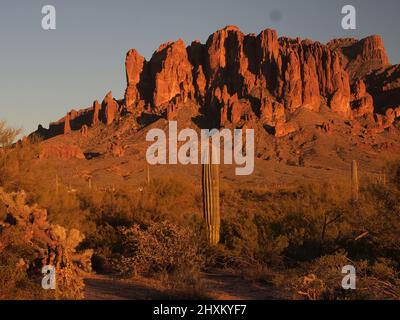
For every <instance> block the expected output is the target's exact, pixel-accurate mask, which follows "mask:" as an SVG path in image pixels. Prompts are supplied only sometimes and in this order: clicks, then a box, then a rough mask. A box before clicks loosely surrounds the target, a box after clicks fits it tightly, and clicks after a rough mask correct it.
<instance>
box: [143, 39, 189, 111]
mask: <svg viewBox="0 0 400 320" xmlns="http://www.w3.org/2000/svg"><path fill="white" fill-rule="evenodd" d="M149 64H150V69H151V74H152V81H153V86H154V91H153V104H154V106H155V107H159V106H161V105H162V104H165V103H168V102H169V101H171V100H172V99H173V98H175V97H176V96H181V97H182V98H183V99H184V100H186V99H187V98H192V97H194V87H193V77H192V65H191V63H190V62H189V59H188V55H187V52H186V46H185V43H184V42H183V40H181V39H180V40H178V41H176V42H170V43H166V44H163V45H161V46H160V47H159V48H158V50H157V51H156V52H155V53H154V55H153V57H152V58H151V60H150V62H149Z"/></svg>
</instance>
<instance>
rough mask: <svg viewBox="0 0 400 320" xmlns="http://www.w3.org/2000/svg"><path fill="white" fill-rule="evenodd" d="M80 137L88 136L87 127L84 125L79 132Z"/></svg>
mask: <svg viewBox="0 0 400 320" xmlns="http://www.w3.org/2000/svg"><path fill="white" fill-rule="evenodd" d="M80 132H81V135H82V137H84V138H87V136H88V135H89V127H88V126H87V125H86V124H84V125H83V126H82V128H81V130H80Z"/></svg>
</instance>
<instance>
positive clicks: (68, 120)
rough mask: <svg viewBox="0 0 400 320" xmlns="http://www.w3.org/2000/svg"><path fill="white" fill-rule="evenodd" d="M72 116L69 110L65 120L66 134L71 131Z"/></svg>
mask: <svg viewBox="0 0 400 320" xmlns="http://www.w3.org/2000/svg"><path fill="white" fill-rule="evenodd" d="M70 121H71V117H70V114H69V112H68V113H67V115H66V116H65V122H64V134H68V133H70V132H71V124H70Z"/></svg>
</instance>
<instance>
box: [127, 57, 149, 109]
mask: <svg viewBox="0 0 400 320" xmlns="http://www.w3.org/2000/svg"><path fill="white" fill-rule="evenodd" d="M145 62H146V60H145V59H144V57H142V56H141V55H140V54H139V53H138V52H137V51H136V50H135V49H132V50H129V51H128V53H127V55H126V60H125V70H126V81H127V84H128V85H127V88H126V91H125V106H126V109H127V111H128V112H132V111H133V104H134V103H135V102H136V101H140V99H141V94H140V87H139V85H140V80H141V75H142V73H143V69H144V66H145Z"/></svg>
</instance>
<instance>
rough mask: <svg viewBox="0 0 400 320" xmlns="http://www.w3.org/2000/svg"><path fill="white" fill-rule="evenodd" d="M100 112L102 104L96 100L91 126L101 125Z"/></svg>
mask: <svg viewBox="0 0 400 320" xmlns="http://www.w3.org/2000/svg"><path fill="white" fill-rule="evenodd" d="M100 110H101V105H100V103H99V102H98V101H97V100H96V101H95V102H93V116H92V123H91V126H95V125H96V124H98V123H99V120H100Z"/></svg>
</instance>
